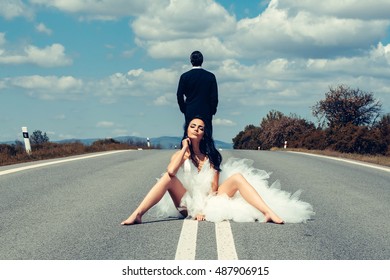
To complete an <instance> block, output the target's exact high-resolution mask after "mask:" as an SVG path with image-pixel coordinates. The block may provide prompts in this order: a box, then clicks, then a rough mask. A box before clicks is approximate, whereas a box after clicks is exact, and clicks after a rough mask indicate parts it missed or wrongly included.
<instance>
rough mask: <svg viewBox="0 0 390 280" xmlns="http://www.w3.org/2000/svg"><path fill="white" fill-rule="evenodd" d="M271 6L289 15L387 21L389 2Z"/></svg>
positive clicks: (289, 1) (288, 1) (290, 1)
mask: <svg viewBox="0 0 390 280" xmlns="http://www.w3.org/2000/svg"><path fill="white" fill-rule="evenodd" d="M271 2H272V5H277V6H279V7H280V8H282V9H288V10H289V12H290V13H297V12H298V11H301V10H305V11H309V12H310V13H313V14H321V15H331V16H337V17H342V18H362V19H388V18H389V14H388V11H389V10H390V2H389V1H388V0H375V3H373V2H370V1H361V0H347V1H339V0H328V1H312V0H300V1H295V0H282V1H280V0H279V1H278V0H273V1H271Z"/></svg>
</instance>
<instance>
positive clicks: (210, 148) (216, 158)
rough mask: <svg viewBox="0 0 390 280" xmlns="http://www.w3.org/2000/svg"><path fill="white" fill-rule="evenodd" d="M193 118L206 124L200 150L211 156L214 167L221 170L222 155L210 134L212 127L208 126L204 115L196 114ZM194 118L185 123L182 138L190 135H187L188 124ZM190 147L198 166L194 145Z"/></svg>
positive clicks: (192, 156)
mask: <svg viewBox="0 0 390 280" xmlns="http://www.w3.org/2000/svg"><path fill="white" fill-rule="evenodd" d="M193 119H200V120H202V121H203V123H204V124H205V126H204V134H203V138H202V140H201V141H200V143H199V149H200V151H201V152H202V153H203V154H205V155H206V156H207V157H208V158H209V161H210V164H211V165H212V166H213V168H214V169H215V170H216V171H221V162H222V155H221V154H220V152H219V151H218V150H217V149H216V148H215V144H214V139H213V138H212V137H211V135H210V131H211V130H210V128H208V127H207V124H206V121H205V120H204V119H203V118H202V117H199V116H196V117H194V118H192V120H193ZM192 120H190V121H189V122H186V123H185V125H184V135H183V138H182V140H184V139H186V138H187V137H188V135H187V131H188V126H189V125H190V123H191V121H192ZM181 147H183V144H181ZM189 148H190V152H191V159H192V161H193V162H194V163H195V165H196V166H198V161H197V159H196V158H195V153H194V151H193V149H192V145H190V146H189Z"/></svg>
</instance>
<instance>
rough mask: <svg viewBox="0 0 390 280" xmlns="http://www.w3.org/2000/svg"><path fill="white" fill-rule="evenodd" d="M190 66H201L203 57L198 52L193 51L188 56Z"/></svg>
mask: <svg viewBox="0 0 390 280" xmlns="http://www.w3.org/2000/svg"><path fill="white" fill-rule="evenodd" d="M190 60H191V64H192V66H202V63H203V55H202V53H201V52H200V51H194V52H193V53H192V54H191V56H190Z"/></svg>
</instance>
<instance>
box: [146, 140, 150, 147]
mask: <svg viewBox="0 0 390 280" xmlns="http://www.w3.org/2000/svg"><path fill="white" fill-rule="evenodd" d="M146 144H147V145H148V148H150V139H149V137H148V138H146Z"/></svg>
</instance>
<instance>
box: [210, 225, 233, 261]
mask: <svg viewBox="0 0 390 280" xmlns="http://www.w3.org/2000/svg"><path fill="white" fill-rule="evenodd" d="M215 235H216V239H217V252H218V260H238V256H237V252H236V246H235V245H234V239H233V233H232V229H231V227H230V223H229V221H222V222H219V223H215Z"/></svg>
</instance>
